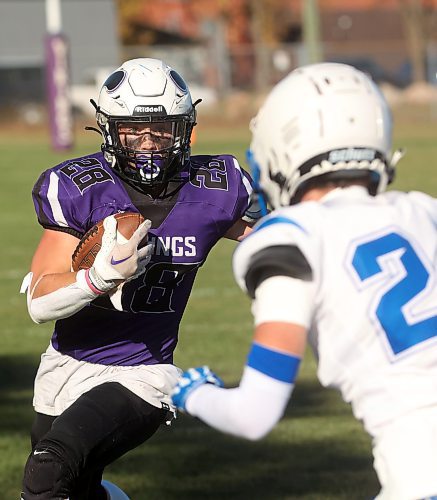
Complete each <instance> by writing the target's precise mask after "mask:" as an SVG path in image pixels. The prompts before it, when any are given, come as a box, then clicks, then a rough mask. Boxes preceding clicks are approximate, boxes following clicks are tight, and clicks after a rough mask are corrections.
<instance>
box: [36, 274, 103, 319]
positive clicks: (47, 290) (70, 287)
mask: <svg viewBox="0 0 437 500" xmlns="http://www.w3.org/2000/svg"><path fill="white" fill-rule="evenodd" d="M98 296H99V293H98V291H96V290H95V289H93V286H92V284H90V282H89V278H88V276H87V273H86V271H79V272H77V273H60V274H49V275H45V276H43V277H42V278H40V280H39V281H37V283H36V285H35V286H34V288H33V290H29V291H28V296H27V306H28V310H29V315H30V317H31V318H32V320H33V321H35V323H45V322H46V321H53V320H58V319H63V318H68V317H69V316H72V315H73V314H75V313H76V312H78V311H80V310H81V309H82V308H83V307H85V306H86V305H88V304H89V303H90V302H91V301H92V300H94V299H95V298H96V297H98Z"/></svg>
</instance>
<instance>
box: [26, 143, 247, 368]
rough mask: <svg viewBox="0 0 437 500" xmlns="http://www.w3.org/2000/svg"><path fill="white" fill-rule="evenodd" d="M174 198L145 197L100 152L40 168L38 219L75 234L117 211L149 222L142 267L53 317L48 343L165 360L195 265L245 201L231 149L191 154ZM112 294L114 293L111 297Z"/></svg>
mask: <svg viewBox="0 0 437 500" xmlns="http://www.w3.org/2000/svg"><path fill="white" fill-rule="evenodd" d="M179 177H180V181H179V182H178V184H177V185H176V188H175V190H174V193H173V194H172V195H169V196H166V197H163V198H158V199H152V198H150V197H148V196H147V195H145V194H142V193H139V192H138V191H136V190H134V189H133V188H132V187H130V186H129V185H127V184H126V183H125V182H123V181H122V180H121V179H120V178H119V177H118V176H117V175H116V173H115V172H114V171H113V170H112V169H111V168H110V167H109V166H108V165H107V163H106V161H105V160H104V158H103V155H102V153H95V154H92V155H88V156H85V157H82V158H77V159H74V160H69V161H66V162H64V163H61V164H60V165H57V166H56V167H54V168H51V169H49V170H46V171H45V172H44V173H43V174H42V175H41V177H40V178H39V180H38V181H37V183H36V184H35V186H34V189H33V193H32V194H33V200H34V205H35V209H36V213H37V216H38V221H39V223H40V224H41V225H42V226H43V227H44V228H47V229H52V230H59V231H65V232H68V233H70V234H73V235H75V236H77V237H78V238H81V237H82V236H83V235H84V234H85V233H86V231H87V230H88V229H90V228H91V227H92V226H93V225H94V224H95V223H96V222H98V221H100V220H102V219H104V218H105V217H107V216H108V215H111V214H115V213H117V212H124V211H133V212H140V213H142V214H143V216H144V217H146V218H149V219H151V221H152V228H151V230H150V232H149V242H152V243H153V255H152V259H151V262H150V263H149V265H148V266H147V269H146V272H145V273H144V274H142V275H141V276H139V277H138V278H136V279H133V280H131V281H128V282H126V283H124V284H123V286H122V288H121V292H120V291H119V292H118V293H117V294H115V296H114V297H112V298H111V297H109V296H104V297H100V298H97V299H96V300H94V301H93V302H92V303H91V304H90V305H89V306H87V307H84V308H83V309H82V310H80V311H79V312H77V313H76V314H74V315H73V316H71V317H69V318H66V319H62V320H58V321H57V322H56V323H55V329H54V333H53V337H52V344H53V346H54V348H55V349H57V350H58V351H60V352H61V353H63V354H67V355H69V356H71V357H73V358H75V359H78V360H84V361H88V362H91V363H100V364H106V365H109V364H113V365H139V364H156V363H172V362H173V351H174V349H175V347H176V344H177V339H178V329H179V323H180V321H181V318H182V314H183V312H184V310H185V307H186V304H187V301H188V298H189V295H190V292H191V289H192V286H193V282H194V279H195V277H196V273H197V270H198V268H199V267H200V266H201V265H202V264H203V262H204V261H205V259H206V257H207V255H208V253H209V251H210V250H211V248H212V247H213V246H214V245H215V243H217V241H218V240H219V239H220V238H221V237H222V236H224V234H225V233H226V231H227V230H228V229H229V228H230V227H231V226H232V225H233V224H234V223H235V222H236V221H237V220H238V219H240V218H241V217H243V216H244V214H245V212H246V210H247V209H248V206H249V201H250V195H251V193H252V187H251V179H250V177H249V176H248V174H247V173H246V172H245V171H243V170H242V169H241V168H240V166H239V164H238V162H237V160H236V159H235V158H234V157H233V156H230V155H221V156H192V157H191V160H190V162H189V164H188V165H187V167H186V169H185V170H184V171H183V172H182V173H181V174H180V176H179ZM115 297H117V298H115Z"/></svg>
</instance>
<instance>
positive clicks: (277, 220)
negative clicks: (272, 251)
mask: <svg viewBox="0 0 437 500" xmlns="http://www.w3.org/2000/svg"><path fill="white" fill-rule="evenodd" d="M272 224H291V225H292V226H296V227H297V228H298V229H300V230H301V231H303V232H304V233H307V231H306V230H305V228H303V227H302V226H301V225H300V224H298V223H297V222H296V221H294V220H293V219H289V218H288V217H283V216H282V215H273V216H272V217H268V218H266V219H265V220H263V221H262V222H260V223H259V224H258V225H256V226H255V227H254V229H253V230H254V231H259V230H260V229H262V228H264V227H267V226H271V225H272Z"/></svg>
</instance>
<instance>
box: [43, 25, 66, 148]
mask: <svg viewBox="0 0 437 500" xmlns="http://www.w3.org/2000/svg"><path fill="white" fill-rule="evenodd" d="M45 49H46V81H47V100H48V109H49V122H50V133H51V140H52V146H53V148H54V149H56V150H64V149H70V148H71V147H72V146H73V115H72V109H71V100H70V75H69V64H68V43H67V39H66V38H65V36H63V35H61V34H56V35H47V36H46V40H45Z"/></svg>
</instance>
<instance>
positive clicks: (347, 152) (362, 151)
mask: <svg viewBox="0 0 437 500" xmlns="http://www.w3.org/2000/svg"><path fill="white" fill-rule="evenodd" d="M375 156H376V151H375V150H374V149H369V148H346V149H335V150H333V151H330V152H329V156H328V161H330V162H331V163H337V162H339V161H352V160H356V161H363V160H367V161H372V160H374V159H375Z"/></svg>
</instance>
